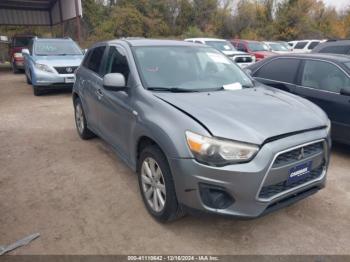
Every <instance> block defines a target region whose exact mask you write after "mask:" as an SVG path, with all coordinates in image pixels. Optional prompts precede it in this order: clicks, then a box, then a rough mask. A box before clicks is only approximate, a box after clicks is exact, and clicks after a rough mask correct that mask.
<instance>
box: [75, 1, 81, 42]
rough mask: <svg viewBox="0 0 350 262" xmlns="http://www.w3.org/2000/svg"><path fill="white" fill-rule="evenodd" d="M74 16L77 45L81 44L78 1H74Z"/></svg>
mask: <svg viewBox="0 0 350 262" xmlns="http://www.w3.org/2000/svg"><path fill="white" fill-rule="evenodd" d="M75 14H76V18H75V21H76V26H77V41H78V43H79V44H81V21H80V14H79V5H78V0H75Z"/></svg>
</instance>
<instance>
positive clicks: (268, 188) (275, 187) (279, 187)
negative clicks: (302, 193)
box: [259, 164, 324, 198]
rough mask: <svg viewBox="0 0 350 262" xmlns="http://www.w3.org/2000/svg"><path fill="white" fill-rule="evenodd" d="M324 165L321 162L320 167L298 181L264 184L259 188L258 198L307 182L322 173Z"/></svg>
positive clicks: (267, 196) (270, 195) (268, 196)
mask: <svg viewBox="0 0 350 262" xmlns="http://www.w3.org/2000/svg"><path fill="white" fill-rule="evenodd" d="M323 168H324V165H323V164H322V165H321V166H320V167H318V168H316V169H314V170H312V171H311V172H310V174H309V175H308V176H306V177H305V178H304V179H301V180H299V181H296V182H295V183H292V184H288V185H287V181H283V182H280V183H278V184H275V185H270V186H265V187H263V188H262V189H261V191H260V194H259V198H270V197H272V196H274V195H277V194H279V193H281V192H284V191H286V190H289V189H292V188H294V187H297V186H300V185H302V184H304V183H307V182H309V181H311V180H314V179H317V178H319V177H320V176H321V175H322V172H323Z"/></svg>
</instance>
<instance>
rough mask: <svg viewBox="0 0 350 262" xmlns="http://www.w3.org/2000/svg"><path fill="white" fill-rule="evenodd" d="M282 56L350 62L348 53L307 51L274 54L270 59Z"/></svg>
mask: <svg viewBox="0 0 350 262" xmlns="http://www.w3.org/2000/svg"><path fill="white" fill-rule="evenodd" d="M281 57H292V58H317V59H324V60H328V61H333V62H340V63H347V62H350V56H348V55H339V54H327V53H307V54H299V53H296V54H295V53H294V54H293V53H290V54H284V55H274V56H272V57H269V58H268V59H274V58H281Z"/></svg>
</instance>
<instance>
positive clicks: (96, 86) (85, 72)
mask: <svg viewBox="0 0 350 262" xmlns="http://www.w3.org/2000/svg"><path fill="white" fill-rule="evenodd" d="M105 49H106V46H105V45H103V46H98V47H95V48H94V49H92V50H90V51H89V52H88V53H87V54H86V55H87V57H86V59H85V60H84V62H83V66H82V72H81V78H80V79H77V81H80V82H79V83H78V84H81V85H82V87H83V88H81V95H82V97H83V106H84V111H85V115H86V118H87V121H88V123H89V126H90V127H91V128H92V129H93V130H94V131H99V109H100V101H99V100H100V93H99V92H100V91H99V90H100V89H101V87H102V84H103V80H102V76H101V72H102V67H101V65H102V60H103V59H104V53H105Z"/></svg>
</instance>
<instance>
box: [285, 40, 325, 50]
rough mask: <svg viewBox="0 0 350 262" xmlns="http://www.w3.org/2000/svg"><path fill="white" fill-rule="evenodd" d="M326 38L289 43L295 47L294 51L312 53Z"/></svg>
mask: <svg viewBox="0 0 350 262" xmlns="http://www.w3.org/2000/svg"><path fill="white" fill-rule="evenodd" d="M323 42H325V40H300V41H290V42H288V44H289V45H290V46H291V47H292V48H293V52H294V53H310V52H311V51H312V49H314V48H315V47H316V46H317V45H318V44H320V43H323Z"/></svg>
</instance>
